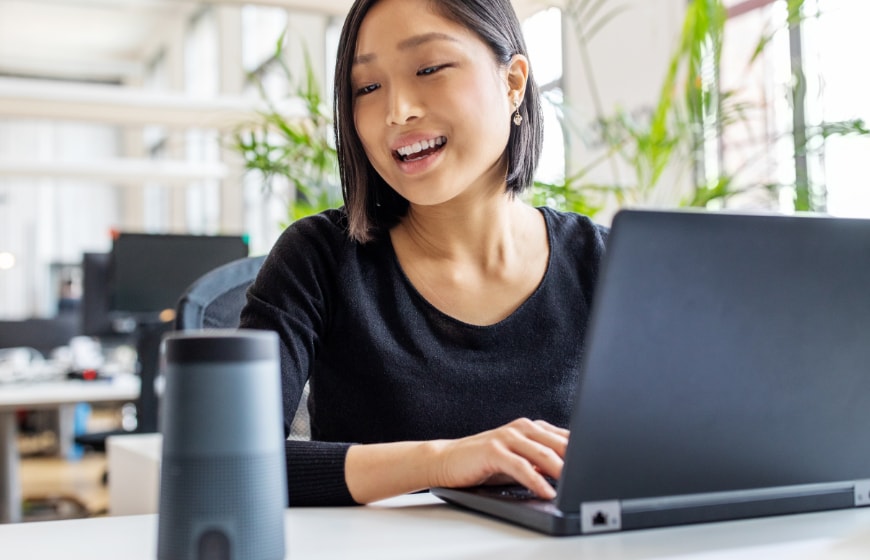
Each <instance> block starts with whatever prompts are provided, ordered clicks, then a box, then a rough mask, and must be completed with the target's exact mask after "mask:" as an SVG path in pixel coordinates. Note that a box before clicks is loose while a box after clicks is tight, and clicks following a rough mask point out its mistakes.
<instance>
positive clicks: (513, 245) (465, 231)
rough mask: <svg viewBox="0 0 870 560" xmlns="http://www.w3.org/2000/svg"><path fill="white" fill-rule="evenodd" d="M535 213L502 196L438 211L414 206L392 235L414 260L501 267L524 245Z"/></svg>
mask: <svg viewBox="0 0 870 560" xmlns="http://www.w3.org/2000/svg"><path fill="white" fill-rule="evenodd" d="M532 220H540V215H539V213H538V212H537V211H536V210H534V209H533V208H531V207H530V206H528V205H527V204H525V203H524V202H522V201H521V200H519V199H518V198H517V197H515V196H511V195H507V194H504V193H501V194H499V195H497V196H495V197H491V198H490V199H489V200H487V201H485V202H483V203H481V201H480V200H476V201H471V202H460V201H454V202H451V203H450V204H448V205H442V206H438V207H420V206H412V207H411V208H409V210H408V213H407V215H406V216H405V217H404V218H403V219H402V221H401V222H400V223H399V225H398V226H397V227H396V228H395V230H394V232H393V237H394V239H395V237H396V236H400V237H401V238H402V240H403V241H404V242H406V243H410V244H412V245H413V247H414V249H415V250H416V251H418V252H419V253H418V255H419V256H421V257H423V258H427V259H435V260H444V261H454V262H455V261H469V260H470V261H474V262H477V263H480V264H481V265H483V266H484V268H490V267H500V266H503V265H504V264H505V260H509V259H511V258H512V256H516V253H517V252H518V251H520V252H521V248H522V246H523V245H524V244H523V240H524V239H525V238H526V237H527V236H528V231H529V228H531V227H534V226H533V225H532V224H530V222H531V221H532Z"/></svg>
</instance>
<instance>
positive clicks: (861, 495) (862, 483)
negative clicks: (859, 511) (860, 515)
mask: <svg viewBox="0 0 870 560" xmlns="http://www.w3.org/2000/svg"><path fill="white" fill-rule="evenodd" d="M861 506H870V480H856V481H855V507H861Z"/></svg>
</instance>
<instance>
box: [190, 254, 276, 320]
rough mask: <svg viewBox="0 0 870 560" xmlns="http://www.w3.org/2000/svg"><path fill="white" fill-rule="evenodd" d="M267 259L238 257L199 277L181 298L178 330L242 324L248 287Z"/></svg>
mask: <svg viewBox="0 0 870 560" xmlns="http://www.w3.org/2000/svg"><path fill="white" fill-rule="evenodd" d="M265 258H266V257H265V256H260V257H248V258H244V259H239V260H235V261H232V262H230V263H227V264H225V265H222V266H219V267H217V268H215V269H214V270H211V271H209V272H207V273H206V274H205V275H203V276H201V277H200V278H199V279H197V280H196V281H195V282H194V283H193V284H191V285H190V286H189V287H188V288H187V290H186V291H185V292H184V294H182V296H181V299H179V300H178V305H177V306H176V314H175V328H176V330H191V329H230V328H235V327H238V326H239V314H240V313H241V312H242V308H243V307H244V306H245V301H246V298H245V295H246V293H247V291H248V286H250V285H251V283H252V282H253V281H254V279H255V278H256V277H257V273H259V272H260V267H261V266H262V265H263V260H264V259H265Z"/></svg>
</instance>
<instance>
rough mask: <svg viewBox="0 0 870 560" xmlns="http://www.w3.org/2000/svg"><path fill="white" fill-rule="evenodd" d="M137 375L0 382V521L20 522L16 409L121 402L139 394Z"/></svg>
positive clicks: (132, 398) (134, 397)
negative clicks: (106, 378) (90, 379)
mask: <svg viewBox="0 0 870 560" xmlns="http://www.w3.org/2000/svg"><path fill="white" fill-rule="evenodd" d="M139 385H140V384H139V378H138V377H136V376H135V375H118V376H115V377H114V378H112V379H111V380H110V381H75V380H70V381H47V382H36V383H13V384H4V385H0V523H8V522H17V521H21V482H20V478H19V474H18V469H19V456H18V442H17V425H16V422H15V411H16V410H18V409H21V408H29V409H33V408H56V407H60V406H62V405H67V404H73V403H79V402H99V401H123V400H134V399H136V398H138V397H139Z"/></svg>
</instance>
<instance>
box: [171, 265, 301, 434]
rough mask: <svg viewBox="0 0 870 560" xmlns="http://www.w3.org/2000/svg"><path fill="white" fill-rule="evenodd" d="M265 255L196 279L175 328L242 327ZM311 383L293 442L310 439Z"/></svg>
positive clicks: (180, 303) (295, 420) (178, 312)
mask: <svg viewBox="0 0 870 560" xmlns="http://www.w3.org/2000/svg"><path fill="white" fill-rule="evenodd" d="M265 258H266V257H265V256H260V257H248V258H244V259H238V260H235V261H233V262H230V263H227V264H225V265H222V266H219V267H218V268H215V269H214V270H212V271H210V272H207V273H206V274H205V275H203V276H201V277H200V278H199V279H198V280H196V281H195V282H194V283H193V284H191V285H190V287H188V288H187V290H186V291H185V292H184V294H183V295H182V296H181V298H180V299H179V300H178V305H177V306H176V310H175V329H176V330H192V329H231V328H236V327H238V326H239V315H240V314H241V312H242V308H243V307H244V306H245V302H246V294H247V291H248V287H249V286H250V285H251V283H252V282H253V281H254V279H255V278H256V277H257V273H258V272H259V271H260V267H261V266H262V265H263V261H264V260H265ZM307 403H308V384H307V383H306V384H305V388H304V389H303V391H302V399H301V400H300V402H299V406H298V407H297V409H296V416H295V417H294V418H293V422H292V423H291V425H290V439H296V440H307V439H310V438H311V428H310V426H309V417H308V404H307Z"/></svg>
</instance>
